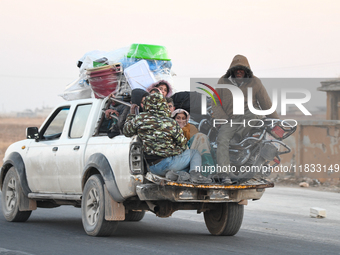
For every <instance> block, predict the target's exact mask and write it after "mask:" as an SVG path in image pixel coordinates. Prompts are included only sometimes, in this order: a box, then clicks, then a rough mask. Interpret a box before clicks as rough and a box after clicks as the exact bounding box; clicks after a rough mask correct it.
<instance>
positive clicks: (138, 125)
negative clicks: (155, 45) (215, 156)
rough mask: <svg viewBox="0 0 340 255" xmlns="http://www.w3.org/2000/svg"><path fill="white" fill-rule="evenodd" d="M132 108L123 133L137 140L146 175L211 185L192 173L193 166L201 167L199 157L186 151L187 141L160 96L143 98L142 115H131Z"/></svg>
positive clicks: (205, 179)
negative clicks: (141, 144) (148, 169)
mask: <svg viewBox="0 0 340 255" xmlns="http://www.w3.org/2000/svg"><path fill="white" fill-rule="evenodd" d="M136 107H137V106H136V105H134V104H133V105H132V106H131V113H130V114H129V115H128V117H127V119H126V122H125V125H124V128H123V133H124V135H125V136H127V137H131V136H133V135H138V136H139V137H140V138H141V140H142V141H143V150H144V155H145V158H146V160H147V162H148V164H149V165H150V171H151V172H152V173H153V174H157V175H160V176H166V177H170V176H171V177H173V176H176V175H177V176H178V177H179V179H180V180H183V181H184V180H188V179H189V178H190V181H192V182H196V183H211V179H208V178H206V177H204V176H203V175H202V174H201V173H200V172H196V166H201V156H200V155H199V153H198V151H197V150H189V149H187V139H186V138H185V136H184V133H183V131H182V129H181V128H180V126H179V125H178V124H177V122H176V121H175V120H174V119H172V118H170V116H171V115H170V114H171V113H170V110H169V107H168V104H167V102H166V100H165V98H164V97H163V95H161V94H160V93H154V94H152V95H149V96H146V97H145V100H144V112H142V113H140V114H139V115H138V116H135V115H134V114H133V113H134V111H135V108H136ZM198 168H199V167H198ZM185 172H189V173H190V176H189V175H187V176H186V175H185ZM172 180H173V179H172Z"/></svg>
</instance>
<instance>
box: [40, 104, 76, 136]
mask: <svg viewBox="0 0 340 255" xmlns="http://www.w3.org/2000/svg"><path fill="white" fill-rule="evenodd" d="M69 111H70V107H63V108H60V109H58V110H57V111H56V113H55V114H54V116H52V118H51V120H50V121H49V122H48V123H47V127H45V128H44V130H45V131H44V130H43V132H42V133H43V134H42V135H43V138H45V139H47V140H52V139H59V137H60V136H61V133H62V132H63V129H64V125H65V121H66V118H67V115H68V113H69Z"/></svg>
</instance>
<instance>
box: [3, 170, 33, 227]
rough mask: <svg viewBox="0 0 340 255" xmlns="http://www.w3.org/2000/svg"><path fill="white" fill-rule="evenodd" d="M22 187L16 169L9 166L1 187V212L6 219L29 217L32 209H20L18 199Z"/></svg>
mask: <svg viewBox="0 0 340 255" xmlns="http://www.w3.org/2000/svg"><path fill="white" fill-rule="evenodd" d="M20 192H21V193H22V189H21V186H20V182H19V177H18V174H17V171H16V170H15V168H14V167H11V168H10V169H9V170H8V173H7V174H6V177H5V180H4V184H3V187H2V198H1V199H2V212H3V214H4V216H5V219H6V220H7V221H13V222H24V221H27V220H28V218H29V217H30V215H31V213H32V211H20V210H19V203H20V201H19V199H20V195H21V193H20Z"/></svg>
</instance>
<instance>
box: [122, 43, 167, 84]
mask: <svg viewBox="0 0 340 255" xmlns="http://www.w3.org/2000/svg"><path fill="white" fill-rule="evenodd" d="M141 60H145V61H146V62H147V63H148V65H149V69H150V71H151V72H152V73H153V76H154V77H155V80H156V81H158V80H166V81H168V82H169V83H170V84H172V76H171V67H172V63H171V59H170V58H169V56H168V52H167V49H166V48H165V47H164V46H160V45H150V44H132V45H131V47H130V49H129V51H128V52H127V54H126V55H125V56H124V57H123V58H122V59H120V62H121V63H122V65H123V68H124V70H125V69H126V68H128V67H130V66H131V65H133V64H135V63H137V62H139V61H141Z"/></svg>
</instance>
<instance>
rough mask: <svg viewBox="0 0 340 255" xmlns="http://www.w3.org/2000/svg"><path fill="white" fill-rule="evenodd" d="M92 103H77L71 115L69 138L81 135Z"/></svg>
mask: <svg viewBox="0 0 340 255" xmlns="http://www.w3.org/2000/svg"><path fill="white" fill-rule="evenodd" d="M91 107H92V104H85V105H78V106H77V109H76V110H75V113H74V115H73V119H72V123H71V129H70V134H69V136H70V138H81V137H83V134H84V130H85V127H86V123H87V119H88V117H89V114H90V111H91Z"/></svg>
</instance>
